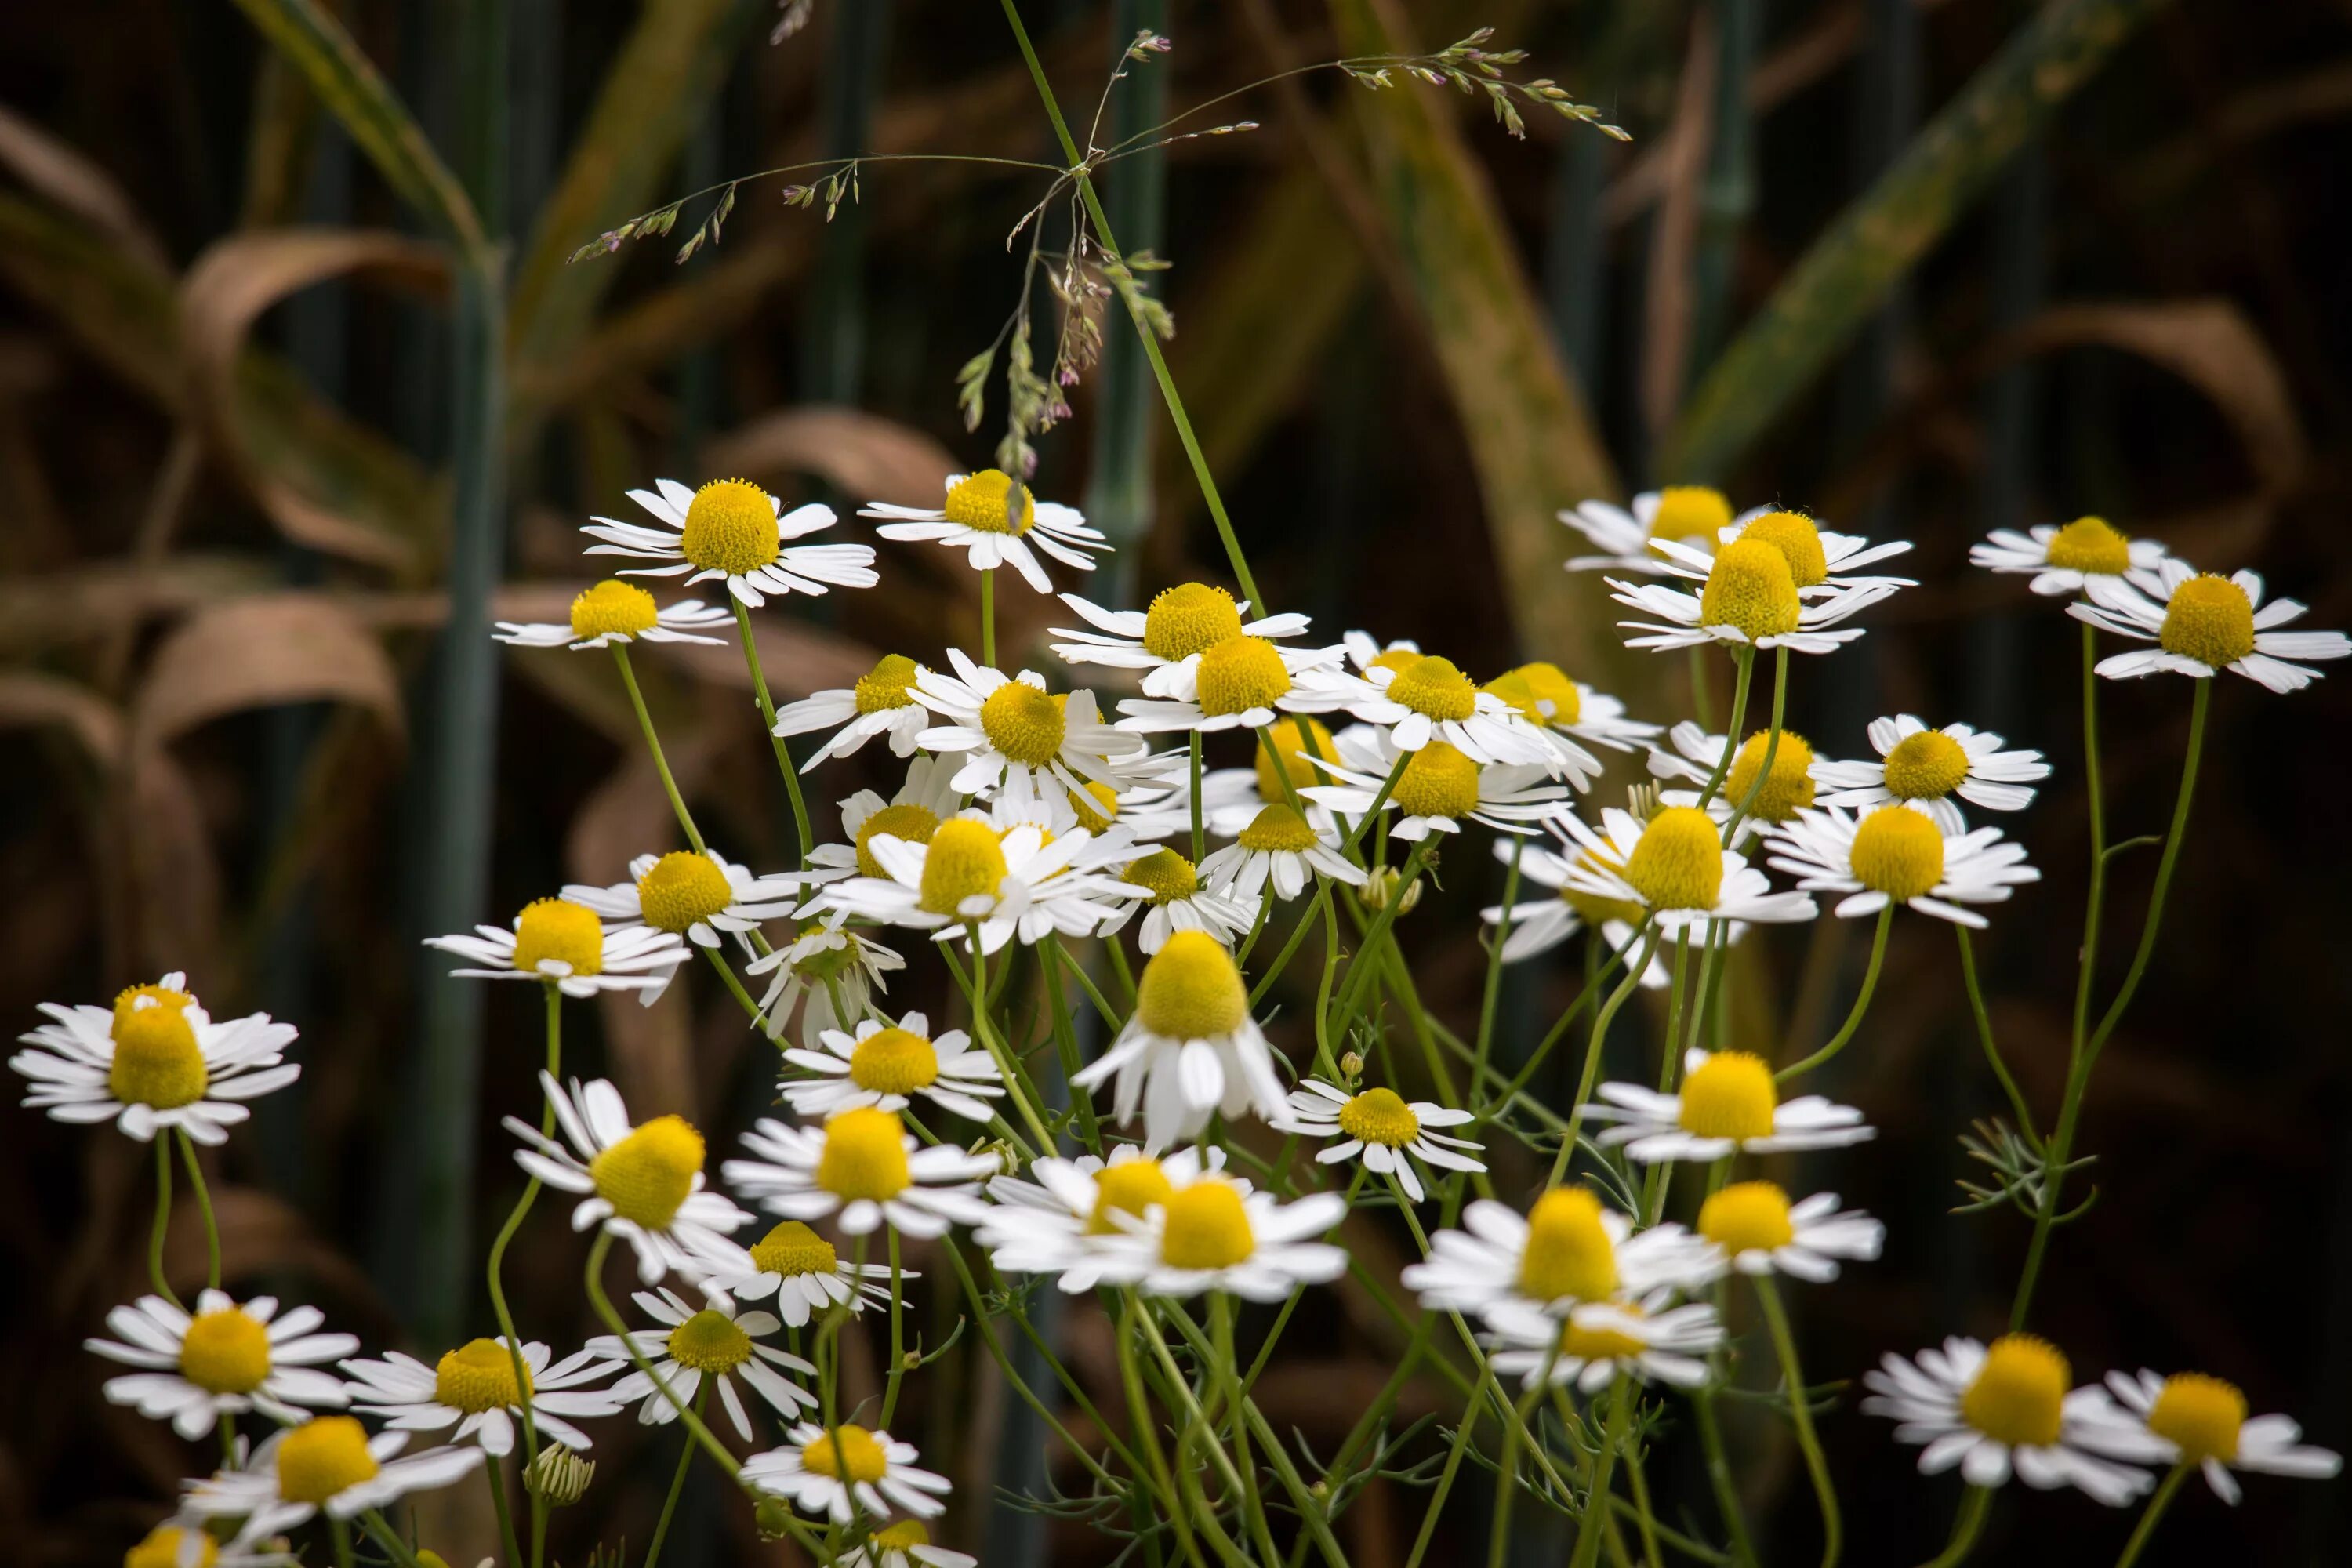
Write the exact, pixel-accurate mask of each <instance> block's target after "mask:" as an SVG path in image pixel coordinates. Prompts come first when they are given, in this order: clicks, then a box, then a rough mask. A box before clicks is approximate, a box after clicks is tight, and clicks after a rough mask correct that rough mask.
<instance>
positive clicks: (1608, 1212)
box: [1402, 1187, 1712, 1317]
mask: <svg viewBox="0 0 2352 1568" xmlns="http://www.w3.org/2000/svg"><path fill="white" fill-rule="evenodd" d="M1462 1225H1463V1228H1462V1229H1460V1230H1441V1231H1439V1232H1437V1233H1436V1234H1435V1235H1433V1236H1432V1237H1430V1238H1429V1256H1428V1258H1425V1259H1424V1260H1423V1261H1422V1262H1419V1263H1415V1264H1412V1265H1411V1266H1410V1267H1408V1268H1406V1269H1405V1270H1404V1273H1403V1275H1402V1279H1403V1282H1404V1286H1405V1288H1406V1289H1409V1290H1412V1291H1414V1292H1415V1293H1417V1294H1418V1295H1419V1296H1420V1298H1421V1304H1422V1305H1423V1306H1424V1307H1427V1308H1429V1309H1431V1310H1433V1311H1434V1310H1444V1311H1456V1312H1484V1311H1486V1310H1488V1309H1490V1308H1493V1307H1497V1306H1505V1307H1508V1306H1514V1305H1516V1306H1517V1307H1518V1308H1520V1309H1524V1310H1534V1311H1540V1312H1549V1313H1550V1314H1552V1315H1553V1316H1555V1317H1557V1316H1559V1314H1561V1313H1563V1312H1565V1311H1567V1310H1568V1309H1569V1308H1570V1307H1571V1306H1573V1305H1575V1304H1576V1303H1578V1302H1580V1301H1615V1300H1621V1299H1625V1298H1629V1297H1630V1298H1639V1297H1641V1296H1643V1295H1646V1294H1647V1293H1649V1292H1650V1291H1652V1290H1654V1289H1659V1288H1661V1287H1667V1286H1684V1285H1691V1284H1696V1283H1698V1282H1700V1281H1703V1280H1705V1279H1708V1278H1710V1277H1711V1270H1710V1268H1709V1267H1708V1255H1709V1253H1710V1252H1711V1251H1712V1248H1711V1247H1709V1246H1708V1245H1707V1244H1706V1242H1704V1241H1702V1240H1701V1239H1699V1238H1698V1237H1694V1236H1692V1235H1691V1233H1690V1232H1688V1231H1686V1230H1685V1229H1684V1228H1683V1227H1682V1226H1678V1225H1671V1224H1668V1225H1654V1226H1650V1227H1649V1228H1648V1229H1647V1230H1643V1231H1641V1232H1639V1233H1636V1232H1635V1231H1634V1229H1633V1221H1632V1220H1631V1219H1630V1218H1628V1217H1627V1216H1626V1215H1622V1214H1620V1213H1618V1212H1617V1211H1616V1210H1615V1209H1612V1208H1610V1207H1608V1206H1607V1205H1604V1204H1603V1203H1601V1199H1600V1197H1599V1195H1598V1194H1595V1193H1594V1192H1593V1191H1592V1190H1591V1188H1590V1187H1554V1188H1552V1189H1551V1190H1549V1192H1547V1193H1545V1194H1543V1195H1542V1196H1541V1197H1539V1198H1538V1199H1537V1200H1536V1203H1535V1206H1534V1207H1533V1208H1531V1209H1529V1210H1528V1213H1527V1214H1526V1215H1520V1214H1519V1213H1518V1211H1517V1210H1516V1209H1513V1208H1511V1207H1510V1206H1509V1205H1505V1204H1499V1203H1496V1202H1495V1201H1494V1200H1493V1199H1491V1198H1480V1199H1478V1200H1476V1201H1475V1202H1474V1203H1472V1204H1471V1205H1469V1206H1468V1207H1467V1208H1465V1209H1464V1210H1463V1211H1462Z"/></svg>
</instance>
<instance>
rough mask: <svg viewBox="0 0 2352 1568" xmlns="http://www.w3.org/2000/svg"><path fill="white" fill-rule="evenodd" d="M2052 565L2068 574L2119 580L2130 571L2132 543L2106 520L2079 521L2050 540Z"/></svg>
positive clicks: (2081, 519)
mask: <svg viewBox="0 0 2352 1568" xmlns="http://www.w3.org/2000/svg"><path fill="white" fill-rule="evenodd" d="M2050 564H2051V565H2053V566H2055V567H2058V568H2059V569H2060V570H2062V571H2066V572H2088V573H2092V574H2096V575H2099V576H2105V577H2120V576H2122V575H2123V574H2125V573H2126V572H2127V571H2129V570H2130V569H2131V541H2130V540H2128V539H2126V538H2125V537H2124V536H2123V535H2122V534H2120V533H2118V532H2116V530H2115V529H2114V528H2113V527H2112V526H2111V525H2110V524H2109V523H2108V521H2107V520H2106V519H2105V518H2104V517H2078V518H2076V519H2075V520H2074V521H2072V522H2070V523H2068V524H2067V525H2066V526H2065V527H2063V528H2062V529H2060V530H2059V531H2057V532H2056V533H2055V534H2053V535H2052V536H2051V540H2050Z"/></svg>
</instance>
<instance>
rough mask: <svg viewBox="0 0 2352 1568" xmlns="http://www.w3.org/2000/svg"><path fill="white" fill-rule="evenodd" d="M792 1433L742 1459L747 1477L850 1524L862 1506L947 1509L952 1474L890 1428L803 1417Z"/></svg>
mask: <svg viewBox="0 0 2352 1568" xmlns="http://www.w3.org/2000/svg"><path fill="white" fill-rule="evenodd" d="M786 1441H787V1446H786V1447H782V1448H773V1449H771V1450H769V1451H768V1452H767V1453H764V1454H754V1455H752V1456H751V1458H748V1459H746V1460H744V1461H743V1475H742V1479H743V1484H744V1485H746V1486H748V1487H751V1488H752V1489H754V1490H756V1491H762V1492H767V1493H769V1494H771V1495H772V1496H775V1497H780V1498H783V1499H785V1500H787V1501H789V1502H791V1503H792V1505H793V1507H795V1508H797V1509H799V1510H801V1511H802V1512H803V1513H810V1514H817V1515H820V1516H822V1517H824V1518H827V1519H830V1520H832V1521H834V1522H835V1523H836V1524H847V1523H848V1522H849V1521H850V1520H851V1519H852V1518H853V1517H854V1516H855V1514H856V1510H858V1509H864V1510H866V1513H867V1514H869V1515H871V1516H872V1517H874V1518H876V1519H882V1518H886V1517H887V1516H888V1515H889V1513H890V1511H891V1510H893V1509H897V1510H903V1511H905V1512H908V1513H911V1514H916V1515H919V1516H920V1517H922V1518H924V1519H929V1518H933V1517H935V1516H936V1515H938V1514H940V1513H943V1512H945V1511H946V1510H947V1506H948V1505H947V1494H948V1493H949V1491H950V1490H951V1488H950V1485H949V1482H948V1479H947V1478H946V1477H945V1476H941V1475H935V1474H933V1473H932V1472H931V1471H929V1470H926V1469H920V1468H917V1467H916V1464H915V1461H916V1460H917V1459H919V1458H921V1457H922V1456H921V1455H920V1454H919V1453H917V1452H916V1450H915V1446H914V1445H913V1444H912V1443H901V1442H898V1440H897V1439H895V1438H893V1437H892V1436H890V1434H889V1433H887V1432H884V1431H880V1430H878V1429H877V1430H872V1431H869V1430H868V1429H866V1427H863V1426H834V1427H824V1426H818V1425H817V1424H816V1423H814V1422H813V1421H803V1422H802V1423H801V1424H800V1425H799V1426H795V1427H793V1429H792V1431H791V1432H790V1433H788V1434H787V1435H786Z"/></svg>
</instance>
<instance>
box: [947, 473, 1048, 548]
mask: <svg viewBox="0 0 2352 1568" xmlns="http://www.w3.org/2000/svg"><path fill="white" fill-rule="evenodd" d="M940 510H941V511H944V512H946V513H947V516H948V521H950V522H960V523H961V524H963V525H964V526H965V527H966V528H976V529H978V530H980V531H982V533H1014V534H1019V533H1026V532H1028V531H1029V530H1030V529H1031V528H1032V527H1033V526H1034V524H1035V523H1036V521H1037V500H1036V498H1035V497H1034V496H1032V495H1031V494H1030V493H1029V487H1028V486H1027V485H1019V486H1016V485H1014V484H1013V480H1012V479H1010V478H1009V477H1008V476H1007V475H1006V474H1005V473H1004V472H1003V470H1002V469H1000V468H982V469H981V470H980V472H978V473H976V474H972V475H969V476H967V477H966V478H964V479H958V480H957V481H956V482H955V484H954V485H953V486H952V487H951V488H950V489H949V490H948V499H947V502H946V504H945V505H943V506H942V507H940Z"/></svg>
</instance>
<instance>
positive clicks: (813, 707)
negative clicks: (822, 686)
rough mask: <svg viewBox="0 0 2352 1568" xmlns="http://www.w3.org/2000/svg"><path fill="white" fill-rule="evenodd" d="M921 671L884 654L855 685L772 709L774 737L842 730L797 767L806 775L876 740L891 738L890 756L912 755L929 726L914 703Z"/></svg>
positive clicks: (904, 658)
mask: <svg viewBox="0 0 2352 1568" xmlns="http://www.w3.org/2000/svg"><path fill="white" fill-rule="evenodd" d="M923 673H924V671H923V667H922V666H921V665H919V664H917V663H916V662H915V661H914V660H913V659H911V658H908V657H907V656H906V655H904V654H900V653H886V654H884V655H883V656H882V657H881V658H878V659H877V660H876V661H875V663H874V668H872V669H869V670H867V671H866V673H865V674H864V675H861V676H859V677H858V678H857V684H856V685H855V686H844V687H835V688H834V689H831V690H827V691H820V692H818V693H816V694H815V695H814V696H813V697H803V698H802V699H801V700H799V701H797V702H787V703H785V704H784V705H783V706H782V708H779V709H777V710H776V727H775V729H774V731H772V733H775V734H778V735H787V736H789V735H806V734H809V733H811V732H812V731H817V730H833V727H834V726H835V725H836V724H837V725H839V726H840V728H839V729H837V730H834V732H833V733H832V734H831V735H829V736H827V737H826V738H825V742H824V745H822V746H819V747H818V748H817V749H816V750H815V751H814V752H811V753H810V755H809V760H808V761H806V762H804V763H802V764H801V772H803V773H809V772H812V771H814V769H815V767H816V765H817V764H818V763H821V762H824V760H825V759H826V758H827V757H845V756H848V755H849V754H850V753H852V752H856V750H857V749H858V748H859V747H861V746H863V745H865V744H866V742H868V741H871V740H873V739H875V738H876V737H877V736H882V735H887V736H888V737H890V751H891V752H892V754H893V755H896V756H901V757H911V756H913V755H914V754H915V737H916V736H918V735H919V734H921V733H922V732H923V731H926V730H928V729H929V728H930V727H931V710H929V709H928V708H926V707H924V706H923V705H922V704H921V703H919V702H918V701H916V700H915V682H916V681H918V680H919V679H922V677H923Z"/></svg>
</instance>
